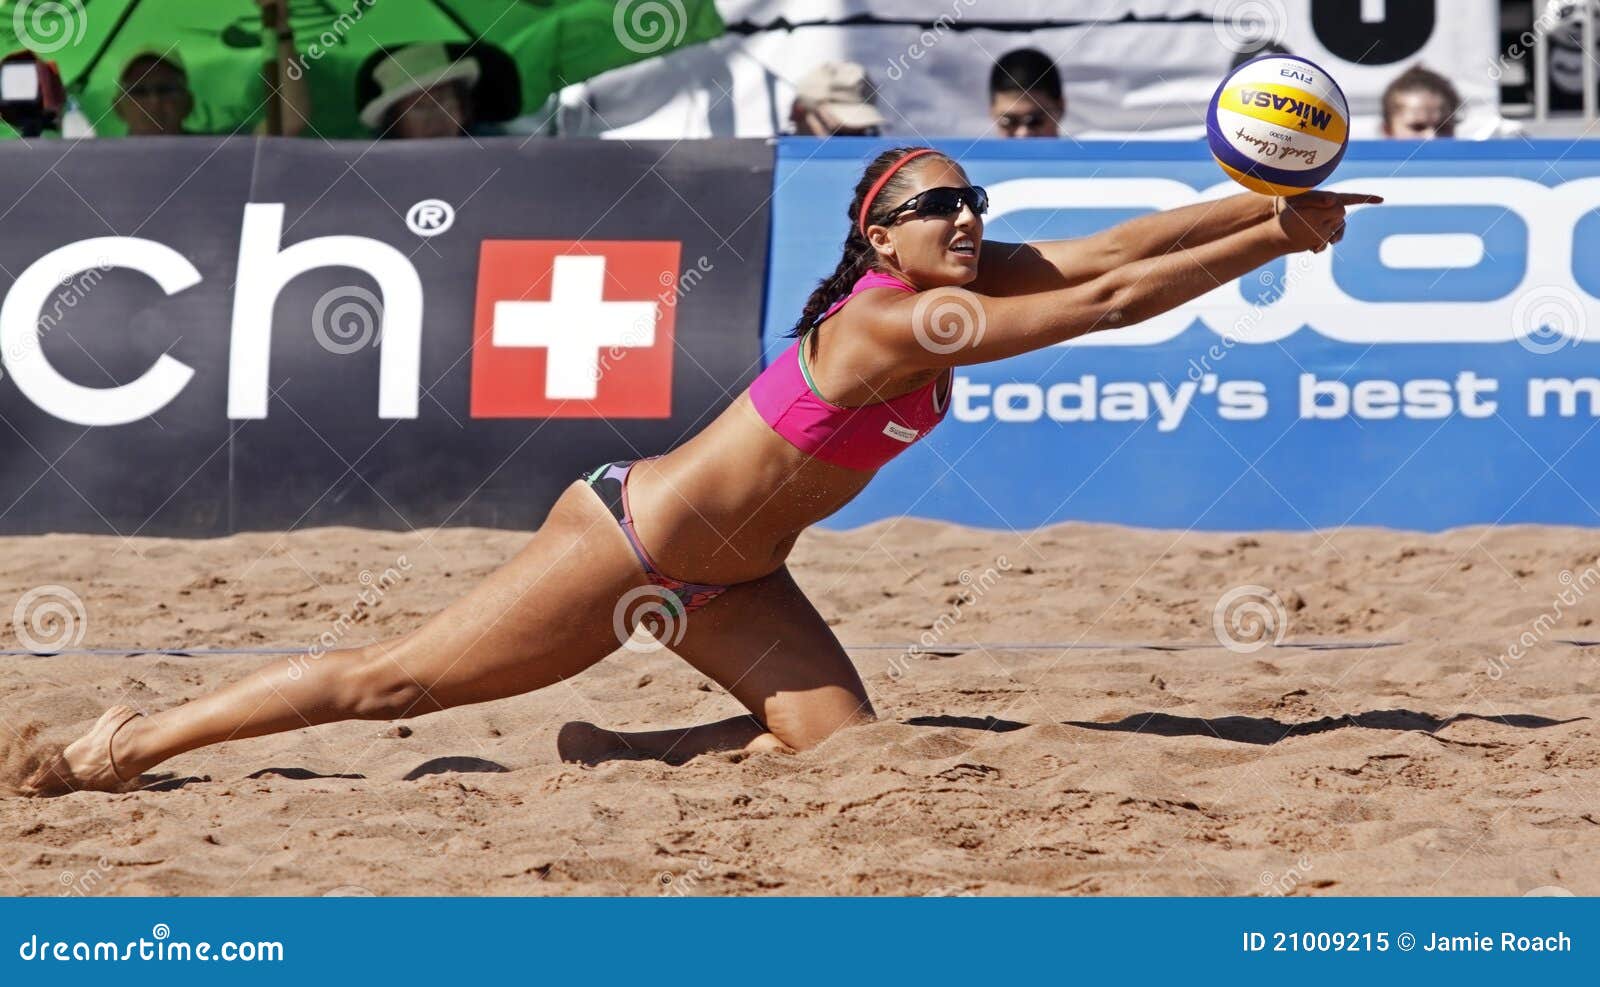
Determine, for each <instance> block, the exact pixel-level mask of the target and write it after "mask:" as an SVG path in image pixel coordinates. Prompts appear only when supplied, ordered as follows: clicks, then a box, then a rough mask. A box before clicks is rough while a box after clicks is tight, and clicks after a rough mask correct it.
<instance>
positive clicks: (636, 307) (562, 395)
mask: <svg viewBox="0 0 1600 987" xmlns="http://www.w3.org/2000/svg"><path fill="white" fill-rule="evenodd" d="M605 278H606V259H605V258H604V257H592V256H581V255H580V256H568V255H561V256H558V257H557V258H556V259H555V265H554V271H553V272H552V274H551V276H550V300H549V301H547V302H495V303H494V330H493V333H492V340H493V342H494V345H496V346H543V347H544V348H545V350H546V358H545V370H544V393H545V397H547V398H550V399H553V400H577V401H592V400H594V398H595V396H596V395H597V394H598V393H599V388H600V351H601V350H603V349H606V348H608V347H616V346H626V347H636V346H653V345H655V341H656V303H655V302H607V301H601V295H602V289H603V288H604V286H605Z"/></svg>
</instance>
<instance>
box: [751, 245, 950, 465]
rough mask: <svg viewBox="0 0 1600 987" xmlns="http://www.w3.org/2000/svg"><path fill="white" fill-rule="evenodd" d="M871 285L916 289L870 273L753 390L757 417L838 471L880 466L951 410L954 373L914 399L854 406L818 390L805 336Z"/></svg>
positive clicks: (913, 393) (924, 388)
mask: <svg viewBox="0 0 1600 987" xmlns="http://www.w3.org/2000/svg"><path fill="white" fill-rule="evenodd" d="M868 288H896V289H898V290H900V291H915V290H916V289H915V288H913V287H911V286H910V285H908V284H906V283H905V282H904V281H901V280H900V279H899V278H896V277H893V276H891V275H888V274H881V273H879V272H877V271H870V272H868V273H867V274H865V275H863V276H862V278H861V279H860V280H859V281H857V282H856V283H855V285H854V286H853V287H851V289H850V293H849V294H848V295H846V296H844V297H843V298H841V299H839V300H838V301H836V302H834V303H833V305H832V306H830V307H829V308H828V310H827V311H826V312H824V313H822V316H821V317H820V318H818V319H817V321H816V322H815V323H813V324H812V326H811V328H810V329H807V330H806V333H805V335H804V336H801V337H800V338H799V339H797V340H795V343H794V345H793V346H791V347H789V348H788V349H787V350H784V351H783V354H782V355H781V356H779V357H778V358H777V359H776V360H774V361H772V365H771V366H769V367H767V369H765V370H763V371H762V372H761V376H759V377H757V378H756V379H755V381H754V382H752V383H751V385H750V400H751V402H752V403H753V404H754V405H755V407H756V412H757V413H758V414H760V415H761V418H762V420H763V421H765V422H766V423H767V424H768V425H771V426H772V430H773V431H774V432H777V433H778V434H779V435H781V436H783V437H784V438H785V439H788V440H789V444H790V445H792V446H794V447H795V448H796V449H799V450H800V451H801V452H804V453H807V454H809V455H812V456H815V457H817V458H818V459H821V460H823V461H825V462H829V463H833V464H834V465H835V466H843V467H846V468H848V469H856V470H875V469H878V468H879V467H881V466H882V465H883V464H884V463H887V462H888V461H889V460H891V459H893V458H894V457H895V456H897V455H899V454H900V453H901V452H903V451H905V450H906V449H907V448H909V447H910V446H911V444H912V443H914V442H916V441H917V440H918V439H920V438H922V437H923V436H924V435H927V434H928V433H929V432H931V431H933V427H934V426H935V425H937V424H939V423H940V422H941V421H943V420H944V416H945V414H946V413H947V412H948V411H949V410H950V387H951V378H952V373H951V371H949V370H946V371H945V372H944V373H942V374H940V375H939V376H938V377H936V378H934V379H933V380H931V381H929V382H928V383H927V384H924V385H923V386H922V387H919V388H917V389H916V390H914V391H911V392H910V393H908V394H902V395H900V396H899V397H896V398H890V399H889V400H887V401H880V402H877V403H875V404H865V405H860V406H858V407H854V408H841V407H839V406H838V405H836V404H830V403H829V402H828V401H827V400H825V399H824V398H823V397H822V395H821V394H818V393H817V388H816V385H815V384H813V383H812V381H811V370H810V368H809V367H807V366H806V357H805V352H806V351H805V346H806V339H807V338H809V337H810V335H811V334H812V333H813V332H815V331H816V328H817V326H819V325H821V324H822V323H823V321H825V320H826V319H827V318H828V317H829V316H831V315H833V313H835V312H837V311H839V309H841V308H843V307H844V305H845V303H846V302H848V301H850V299H852V298H854V297H855V296H856V295H859V294H860V293H861V292H863V291H866V290H867V289H868Z"/></svg>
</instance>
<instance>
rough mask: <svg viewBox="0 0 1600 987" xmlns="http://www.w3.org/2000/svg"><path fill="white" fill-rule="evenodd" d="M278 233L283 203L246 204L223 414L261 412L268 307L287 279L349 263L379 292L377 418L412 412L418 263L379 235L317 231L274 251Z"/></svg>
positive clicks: (418, 348)
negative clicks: (368, 277) (322, 233)
mask: <svg viewBox="0 0 1600 987" xmlns="http://www.w3.org/2000/svg"><path fill="white" fill-rule="evenodd" d="M282 235H283V204H282V203H280V202H252V203H250V204H248V205H246V206H245V207H244V223H243V226H242V228H241V230H240V233H239V278H238V284H237V286H236V287H235V288H234V293H233V339H232V343H231V348H230V353H229V357H228V417H229V418H235V419H239V418H265V417H267V379H268V373H267V371H268V365H269V362H270V357H271V353H272V310H273V307H274V306H275V305H276V304H277V301H278V295H279V293H280V292H282V291H283V288H284V286H285V285H287V284H288V283H289V282H290V281H293V280H294V279H295V278H297V277H299V276H300V275H302V274H304V273H305V272H307V271H312V270H315V269H317V268H319V267H353V268H355V269H357V270H360V271H365V272H366V273H367V274H370V275H371V276H372V278H373V280H375V281H377V282H378V290H379V291H380V293H381V294H382V295H383V328H382V334H383V335H382V338H383V344H382V345H381V346H380V347H379V351H380V356H379V361H378V417H379V418H415V417H417V398H418V390H419V387H420V377H421V363H422V280H421V279H420V278H419V277H418V276H417V269H416V268H415V267H413V266H412V265H411V261H410V260H408V259H407V258H406V255H405V254H403V253H401V252H400V251H399V250H396V249H395V248H394V247H391V246H389V245H388V244H387V243H384V242H382V241H381V240H373V239H370V238H368V237H361V236H323V237H317V238H315V239H312V240H302V241H301V242H299V243H297V244H295V245H294V246H292V247H287V248H284V249H281V250H280V249H279V245H280V241H281V238H282Z"/></svg>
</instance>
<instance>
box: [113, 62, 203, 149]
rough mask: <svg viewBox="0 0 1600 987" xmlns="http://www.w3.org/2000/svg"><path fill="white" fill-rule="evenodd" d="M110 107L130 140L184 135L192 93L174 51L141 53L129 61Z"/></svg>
mask: <svg viewBox="0 0 1600 987" xmlns="http://www.w3.org/2000/svg"><path fill="white" fill-rule="evenodd" d="M113 108H114V109H115V110H116V114H117V116H118V117H120V118H121V120H122V122H123V123H124V124H126V125H127V127H128V136H130V137H170V136H176V135H181V134H187V133H188V132H189V131H187V130H184V129H183V121H184V118H185V117H187V116H188V115H189V113H190V112H191V111H192V110H193V109H194V94H193V93H191V92H190V91H189V74H188V73H187V72H186V71H184V68H183V62H182V60H181V59H179V57H178V54H177V52H175V51H169V52H160V53H158V52H154V51H149V52H140V53H139V54H136V55H134V56H133V57H132V58H130V59H128V63H127V64H126V65H124V66H123V67H122V75H121V76H119V77H118V79H117V100H116V103H115V104H114V105H113Z"/></svg>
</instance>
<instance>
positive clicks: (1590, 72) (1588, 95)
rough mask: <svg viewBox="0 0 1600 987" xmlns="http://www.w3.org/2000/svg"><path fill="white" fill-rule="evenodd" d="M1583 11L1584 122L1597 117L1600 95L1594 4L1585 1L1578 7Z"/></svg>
mask: <svg viewBox="0 0 1600 987" xmlns="http://www.w3.org/2000/svg"><path fill="white" fill-rule="evenodd" d="M1578 9H1579V10H1582V11H1583V122H1584V123H1586V124H1588V123H1593V122H1594V118H1595V102H1596V99H1597V98H1600V95H1597V94H1596V93H1595V65H1594V4H1593V3H1592V2H1590V3H1583V4H1580V5H1579V7H1578Z"/></svg>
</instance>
